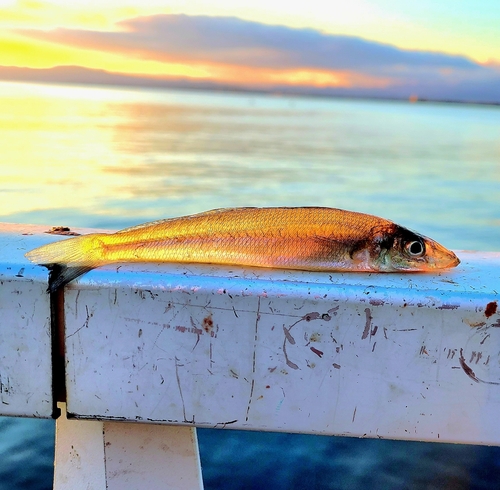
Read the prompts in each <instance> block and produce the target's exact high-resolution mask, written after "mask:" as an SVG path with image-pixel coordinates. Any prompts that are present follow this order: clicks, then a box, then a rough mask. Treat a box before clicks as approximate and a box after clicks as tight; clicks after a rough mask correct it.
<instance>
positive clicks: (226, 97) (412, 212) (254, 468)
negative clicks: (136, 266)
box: [0, 83, 500, 490]
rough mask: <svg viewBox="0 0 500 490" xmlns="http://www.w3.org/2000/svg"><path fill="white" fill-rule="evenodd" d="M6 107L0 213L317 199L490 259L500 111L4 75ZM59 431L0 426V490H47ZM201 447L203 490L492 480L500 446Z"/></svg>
mask: <svg viewBox="0 0 500 490" xmlns="http://www.w3.org/2000/svg"><path fill="white" fill-rule="evenodd" d="M0 107H1V108H2V110H1V111H0V155H1V158H0V195H1V198H2V199H1V203H2V205H1V206H0V221H8V222H30V223H43V224H47V225H68V226H89V227H107V228H121V227H124V226H129V225H132V224H136V223H140V222H144V221H148V220H153V219H158V218H164V217H170V216H176V215H182V214H188V213H194V212H199V211H203V210H207V209H210V208H216V207H226V206H249V205H250V206H251V205H254V206H267V205H274V206H278V205H288V206H302V205H321V206H332V207H341V208H346V209H352V210H357V211H364V212H370V213H373V214H378V215H381V216H384V217H386V218H390V219H392V220H394V221H397V222H399V223H401V224H404V225H405V226H408V227H410V228H413V229H416V230H418V231H420V232H422V233H424V234H427V235H430V236H431V237H433V238H435V239H437V240H438V241H440V242H442V243H443V244H445V245H446V246H448V247H450V248H453V249H477V250H496V251H500V108H498V107H486V106H484V107H481V106H465V105H448V104H408V103H402V102H378V101H353V100H335V99H321V98H299V97H296V98H292V97H272V96H263V95H252V94H222V93H209V92H188V91H185V92H183V91H153V90H142V89H118V88H97V87H83V86H82V87H79V86H56V85H35V84H13V83H4V84H1V83H0ZM53 426H54V424H53V422H51V421H33V420H29V421H26V420H18V419H0V490H4V489H7V488H9V489H10V488H26V489H33V490H34V489H42V488H51V482H50V478H51V474H52V470H51V464H52V451H53ZM199 439H200V446H201V452H202V461H203V469H204V475H205V480H206V488H207V489H211V488H213V489H215V488H217V489H220V488H227V489H246V488H273V489H285V488H286V489H299V488H306V487H307V488H338V489H350V488H363V487H366V486H369V485H370V486H373V487H375V488H384V489H385V488H387V489H389V488H394V489H396V488H398V489H399V488H443V487H445V488H496V487H498V486H499V485H500V474H499V472H498V470H499V469H500V468H499V465H500V451H499V450H498V449H497V448H482V447H480V448H477V447H472V446H456V445H455V446H452V445H444V444H439V445H438V444H421V443H407V442H397V441H396V442H395V441H378V440H374V441H373V440H355V439H346V438H332V437H310V436H297V435H289V434H255V433H240V432H234V431H227V432H226V431H225V432H222V431H209V430H202V431H199ZM277 455H278V456H279V463H276V462H275V459H276V457H277ZM26 467H29V468H31V469H32V471H31V473H29V477H26V478H25V479H24V480H23V478H21V477H20V475H21V474H22V472H23V471H24V469H25V468H26ZM13 485H14V486H13Z"/></svg>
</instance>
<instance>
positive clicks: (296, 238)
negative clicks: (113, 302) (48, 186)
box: [26, 207, 460, 290]
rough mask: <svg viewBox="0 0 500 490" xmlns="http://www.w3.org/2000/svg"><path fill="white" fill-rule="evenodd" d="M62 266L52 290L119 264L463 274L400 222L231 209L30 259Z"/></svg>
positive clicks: (67, 243) (320, 211)
mask: <svg viewBox="0 0 500 490" xmlns="http://www.w3.org/2000/svg"><path fill="white" fill-rule="evenodd" d="M26 257H27V258H28V259H30V260H31V261H32V262H36V263H38V264H43V265H46V266H49V267H53V266H56V265H57V266H58V267H57V275H56V277H55V278H53V281H52V283H51V288H52V290H55V289H57V288H58V287H60V286H62V285H64V284H66V283H67V282H69V281H71V280H73V279H75V278H76V277H78V276H79V275H81V274H84V273H85V272H87V271H89V270H91V269H94V268H95V267H99V266H101V265H105V264H111V263H117V262H180V263H211V264H221V265H222V264H224V265H243V266H255V267H272V268H281V269H299V270H309V271H329V272H332V271H343V272H356V271H357V272H416V271H433V270H436V269H446V268H450V267H455V266H456V265H458V264H459V263H460V261H459V259H458V258H457V257H456V255H455V254H454V253H453V252H451V251H450V250H447V249H446V248H444V247H443V246H442V245H440V244H438V243H437V242H435V241H434V240H431V239H430V238H427V237H424V236H422V235H419V234H418V233H414V232H412V231H410V230H408V229H406V228H403V227H402V226H399V225H397V224H395V223H393V222H392V221H388V220H386V219H383V218H378V217H376V216H372V215H369V214H363V213H356V212H352V211H344V210H341V209H333V208H315V207H302V208H231V209H216V210H213V211H207V212H205V213H201V214H195V215H192V216H185V217H181V218H173V219H166V220H160V221H154V222H151V223H146V224H143V225H139V226H135V227H132V228H127V229H125V230H122V231H118V232H116V233H111V234H104V233H99V234H91V235H85V236H80V237H77V238H71V239H68V240H63V241H60V242H56V243H52V244H49V245H44V246H42V247H39V248H36V249H34V250H32V251H30V252H28V253H27V254H26Z"/></svg>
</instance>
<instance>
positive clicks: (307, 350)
mask: <svg viewBox="0 0 500 490" xmlns="http://www.w3.org/2000/svg"><path fill="white" fill-rule="evenodd" d="M44 230H46V228H44V227H36V226H35V227H34V226H28V225H6V224H4V225H2V226H1V227H0V310H1V316H0V325H1V327H0V328H1V336H2V343H1V344H0V397H1V402H2V403H1V404H0V414H1V415H14V416H29V417H51V416H53V415H57V414H58V411H57V409H56V407H55V404H56V402H57V401H59V402H60V404H59V407H60V409H61V410H62V415H61V416H60V417H59V418H58V419H57V422H56V424H57V431H56V432H57V434H56V469H55V488H58V489H62V488H95V489H99V488H103V489H104V488H108V489H115V488H116V489H118V488H119V489H129V488H201V487H202V482H201V471H200V465H199V457H198V448H197V444H196V433H195V429H194V428H195V427H216V428H221V429H231V428H235V429H249V430H266V431H287V432H305V433H315V434H330V435H352V436H356V437H379V438H394V439H408V440H425V441H448V442H450V441H451V442H466V443H472V444H493V445H499V444H500V426H499V425H498V423H497V414H498V413H499V411H500V328H499V327H500V308H498V304H499V302H500V254H499V253H471V252H461V253H459V256H460V258H461V260H462V264H461V265H460V266H459V267H458V268H457V269H455V270H451V271H448V272H443V273H439V274H433V275H429V274H323V273H307V272H297V271H275V270H263V269H242V268H239V267H224V268H223V267H211V266H199V265H190V266H187V267H186V266H179V265H174V264H172V265H135V266H129V265H122V266H113V267H105V268H102V269H99V270H95V271H92V272H90V273H89V274H87V275H86V276H83V277H82V278H81V279H80V280H78V281H77V282H75V283H73V284H71V285H70V286H68V287H67V288H66V290H65V292H64V294H62V293H61V294H59V295H54V297H53V298H52V300H51V298H50V297H49V295H48V294H47V293H46V291H45V290H46V287H47V270H46V269H45V268H43V267H39V266H34V265H32V264H30V263H28V261H27V260H26V259H25V258H24V253H25V252H26V251H28V250H30V249H31V248H34V247H36V246H39V245H41V244H42V243H46V242H48V241H51V240H55V239H60V238H63V237H54V236H52V235H47V234H44V233H43V231H44ZM80 231H81V230H80ZM497 308H498V309H497ZM122 421H127V422H134V423H133V424H125V423H122ZM153 424H154V425H153Z"/></svg>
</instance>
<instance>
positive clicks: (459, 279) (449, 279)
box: [0, 223, 500, 297]
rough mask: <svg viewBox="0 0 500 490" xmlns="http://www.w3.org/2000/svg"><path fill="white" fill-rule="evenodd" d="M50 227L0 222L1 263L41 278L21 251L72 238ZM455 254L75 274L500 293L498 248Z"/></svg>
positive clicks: (113, 280) (84, 282) (100, 281)
mask: <svg viewBox="0 0 500 490" xmlns="http://www.w3.org/2000/svg"><path fill="white" fill-rule="evenodd" d="M49 229H50V227H49V226H41V225H24V224H11V223H0V267H13V268H15V267H16V266H19V267H20V268H24V274H23V275H34V276H35V277H37V278H38V279H40V280H43V278H44V277H46V276H47V270H46V269H45V268H44V267H40V266H37V265H34V264H31V263H30V262H29V261H28V260H27V259H26V258H25V257H24V254H25V253H26V252H27V251H29V250H31V249H32V248H35V247H38V246H40V245H43V244H45V243H49V242H52V241H56V240H61V239H67V238H71V237H67V236H60V235H54V234H48V233H47V231H48V230H49ZM73 231H75V232H77V233H90V232H93V231H97V230H93V229H82V228H75V229H73ZM100 231H102V230H100ZM457 254H458V256H459V258H460V259H461V263H460V265H459V266H458V267H456V268H454V269H450V270H445V271H440V272H437V273H389V274H381V273H339V272H334V273H320V272H307V271H295V270H279V269H264V268H248V267H246V268H243V267H238V266H231V267H229V266H211V265H201V264H189V265H183V264H119V265H116V264H114V265H110V266H104V267H101V268H99V270H94V271H91V272H90V273H88V274H87V275H86V276H84V277H82V278H81V279H79V286H78V287H95V286H99V285H100V286H103V285H105V284H115V285H116V284H119V283H120V282H124V283H129V284H130V283H131V282H132V283H134V284H136V285H137V286H144V285H146V284H147V285H149V286H150V287H158V288H164V287H165V285H166V283H165V276H174V277H176V278H177V280H179V281H181V282H182V283H185V284H188V283H189V282H190V281H191V282H193V287H197V286H200V285H206V284H208V283H210V282H211V280H210V278H214V277H217V278H223V279H225V280H228V281H232V282H233V283H236V282H237V283H246V284H247V285H248V286H249V287H257V288H258V289H261V288H263V287H264V288H265V287H266V285H267V286H268V287H269V286H270V284H271V283H273V284H274V287H276V285H277V284H279V285H281V286H283V287H285V288H286V287H287V285H288V286H289V285H290V284H293V283H295V284H299V285H306V284H307V285H310V286H315V287H320V288H321V287H326V288H332V287H334V288H336V287H342V288H345V289H346V288H347V289H350V288H354V289H364V288H369V289H370V290H371V293H372V294H373V293H375V294H376V292H377V291H380V290H389V291H391V292H392V293H393V294H395V295H397V294H398V293H400V294H403V295H406V296H407V295H408V294H410V295H413V294H414V295H416V296H420V295H422V294H425V292H426V291H432V292H433V294H436V295H438V296H439V295H441V296H442V295H451V296H453V295H461V296H462V295H464V294H465V295H467V296H471V297H473V296H488V297H491V296H498V295H499V294H500V291H499V289H500V287H499V284H500V252H474V251H459V252H457ZM12 270H13V269H12ZM212 282H213V281H212ZM269 292H270V293H272V292H273V291H269ZM274 292H276V293H279V291H276V290H275V291H274Z"/></svg>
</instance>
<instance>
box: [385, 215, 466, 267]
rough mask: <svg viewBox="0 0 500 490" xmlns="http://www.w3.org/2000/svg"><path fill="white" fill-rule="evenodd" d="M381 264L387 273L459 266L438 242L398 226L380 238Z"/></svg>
mask: <svg viewBox="0 0 500 490" xmlns="http://www.w3.org/2000/svg"><path fill="white" fill-rule="evenodd" d="M375 240H376V241H377V238H376V239H375ZM378 261H379V263H378V265H379V267H380V269H379V270H382V271H386V272H398V271H401V272H419V271H421V272H425V271H429V272H430V271H434V270H439V269H449V268H452V267H456V266H457V265H458V264H459V263H460V260H459V258H458V257H457V256H456V255H455V254H454V253H453V252H452V251H451V250H448V249H447V248H445V247H443V246H442V245H441V244H439V243H438V242H436V241H435V240H432V239H431V238H428V237H426V236H423V235H420V234H418V233H415V232H413V231H411V230H408V229H406V228H403V227H402V226H399V225H394V227H393V229H392V230H391V231H388V230H385V233H382V236H380V235H379V237H378Z"/></svg>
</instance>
